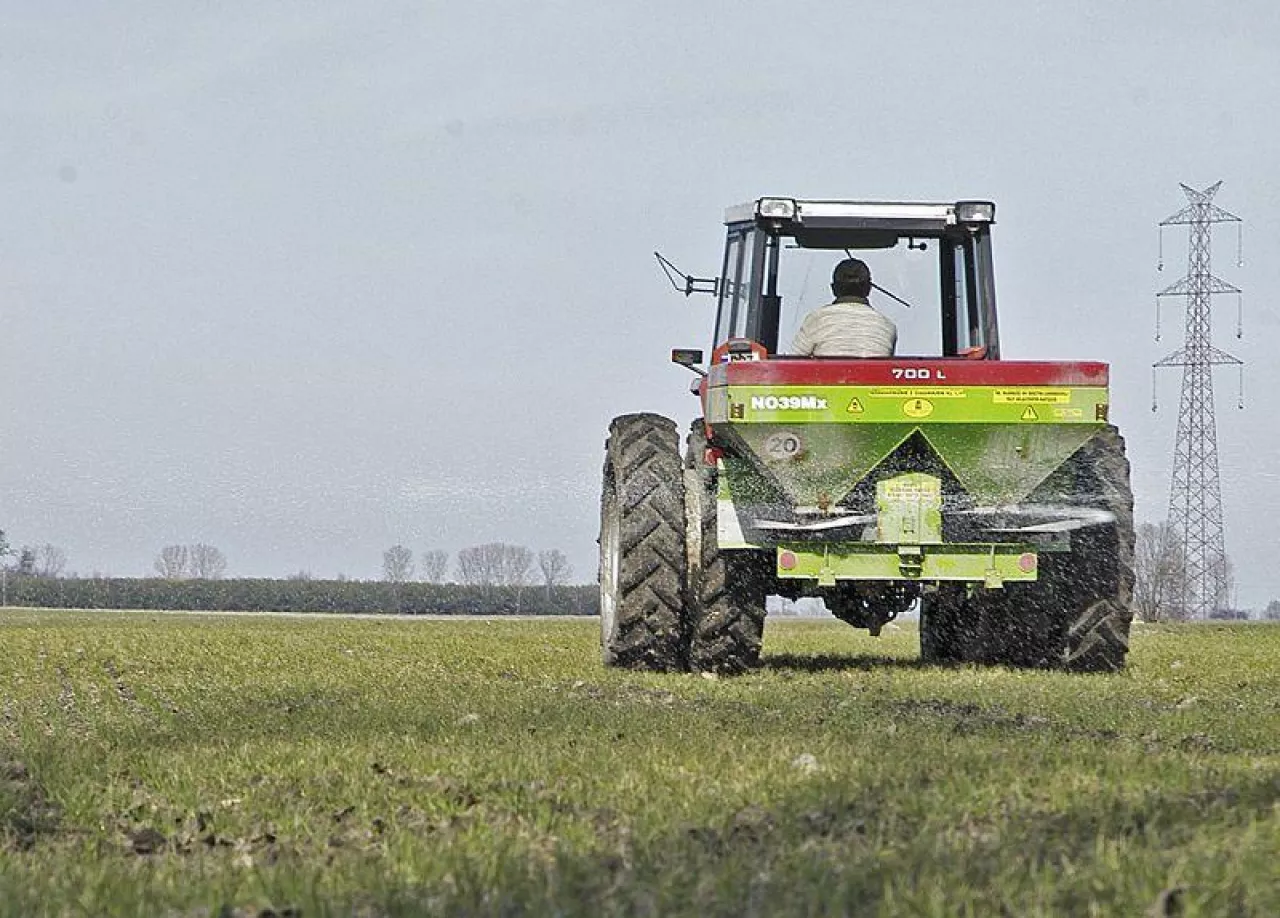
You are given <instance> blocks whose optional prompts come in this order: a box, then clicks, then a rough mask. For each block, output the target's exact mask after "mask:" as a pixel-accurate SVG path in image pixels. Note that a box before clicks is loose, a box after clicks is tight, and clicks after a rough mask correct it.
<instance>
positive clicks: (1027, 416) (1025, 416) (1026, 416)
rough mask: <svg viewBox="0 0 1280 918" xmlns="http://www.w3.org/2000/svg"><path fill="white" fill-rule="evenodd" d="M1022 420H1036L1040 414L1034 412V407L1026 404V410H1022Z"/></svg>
mask: <svg viewBox="0 0 1280 918" xmlns="http://www.w3.org/2000/svg"><path fill="white" fill-rule="evenodd" d="M1022 420H1024V421H1038V420H1040V415H1038V414H1036V410H1035V409H1034V408H1032V407H1031V406H1030V405H1028V406H1027V410H1026V411H1024V412H1022Z"/></svg>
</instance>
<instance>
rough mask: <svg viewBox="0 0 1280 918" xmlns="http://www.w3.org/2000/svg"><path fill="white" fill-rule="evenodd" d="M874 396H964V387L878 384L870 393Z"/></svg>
mask: <svg viewBox="0 0 1280 918" xmlns="http://www.w3.org/2000/svg"><path fill="white" fill-rule="evenodd" d="M868 394H869V395H871V396H872V397H873V398H964V397H965V395H966V394H967V393H966V392H965V390H964V389H939V388H936V387H935V388H927V387H925V386H911V387H906V386H901V387H895V388H885V387H881V386H877V387H876V388H874V389H872V390H871V391H870V392H869V393H868Z"/></svg>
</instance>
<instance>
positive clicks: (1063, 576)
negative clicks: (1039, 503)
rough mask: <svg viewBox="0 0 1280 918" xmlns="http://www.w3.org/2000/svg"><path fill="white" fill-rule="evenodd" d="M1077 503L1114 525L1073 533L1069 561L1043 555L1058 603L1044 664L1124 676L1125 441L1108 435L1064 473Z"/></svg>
mask: <svg viewBox="0 0 1280 918" xmlns="http://www.w3.org/2000/svg"><path fill="white" fill-rule="evenodd" d="M1063 473H1064V475H1066V476H1070V478H1068V480H1073V481H1074V483H1075V485H1076V487H1077V489H1078V490H1077V491H1076V499H1078V500H1079V501H1080V502H1081V503H1085V504H1087V505H1088V506H1090V507H1097V508H1100V509H1103V510H1107V511H1110V512H1111V513H1112V514H1114V516H1115V521H1114V522H1113V523H1111V524H1109V525H1107V526H1097V527H1091V528H1089V529H1084V530H1080V531H1079V532H1078V533H1073V538H1072V545H1071V552H1070V554H1062V555H1052V554H1046V556H1045V558H1044V562H1043V563H1042V572H1041V576H1042V577H1044V578H1045V580H1046V581H1047V583H1048V585H1049V587H1050V591H1051V595H1052V596H1053V598H1054V600H1055V602H1054V604H1053V606H1052V607H1050V614H1049V615H1048V616H1046V618H1047V619H1048V621H1047V622H1046V624H1047V625H1048V626H1049V630H1048V634H1049V635H1050V636H1051V641H1052V643H1050V644H1049V646H1048V647H1047V648H1046V649H1047V650H1049V653H1048V654H1047V656H1048V657H1049V658H1050V660H1051V662H1052V663H1054V664H1055V665H1060V666H1062V667H1064V668H1066V669H1069V670H1072V671H1075V672H1114V671H1117V670H1121V669H1124V664H1125V657H1126V655H1127V654H1128V653H1129V626H1130V624H1131V623H1132V622H1133V578H1134V573H1133V546H1134V526H1133V491H1132V489H1131V487H1130V483H1129V460H1128V459H1127V458H1126V457H1125V454H1124V438H1123V437H1121V436H1120V432H1119V431H1118V430H1116V428H1114V427H1106V428H1104V429H1103V430H1102V431H1101V432H1100V433H1099V434H1098V435H1097V436H1095V437H1094V438H1093V439H1092V440H1090V441H1089V442H1088V443H1086V444H1085V445H1084V446H1083V447H1082V448H1081V449H1080V450H1079V451H1078V452H1077V453H1076V455H1075V456H1074V457H1072V461H1071V462H1069V463H1068V464H1067V466H1066V467H1065V468H1064V469H1063Z"/></svg>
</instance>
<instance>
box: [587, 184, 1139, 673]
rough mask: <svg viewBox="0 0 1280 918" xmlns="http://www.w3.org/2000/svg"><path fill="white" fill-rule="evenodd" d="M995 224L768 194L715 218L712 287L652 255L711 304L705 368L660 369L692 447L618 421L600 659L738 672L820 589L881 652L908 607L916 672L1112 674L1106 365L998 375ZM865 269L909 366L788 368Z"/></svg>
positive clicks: (665, 422) (1126, 571)
mask: <svg viewBox="0 0 1280 918" xmlns="http://www.w3.org/2000/svg"><path fill="white" fill-rule="evenodd" d="M994 224H995V205H994V204H993V203H991V202H989V201H977V200H964V201H957V202H954V203H891V202H864V201H828V200H800V199H795V198H782V197H767V198H759V199H757V200H754V201H750V202H748V203H746V204H743V205H740V206H738V207H734V208H730V209H729V210H728V211H727V212H726V214H725V226H726V228H727V235H726V241H725V247H724V260H723V263H722V268H721V271H720V274H719V275H718V276H717V277H715V278H696V277H692V276H687V275H677V274H672V272H671V270H670V269H672V268H674V266H672V265H671V263H670V262H668V261H667V260H666V259H664V258H662V256H660V255H659V256H658V257H659V260H660V261H661V262H662V263H663V264H664V266H666V267H667V268H668V273H669V276H671V277H672V279H673V280H675V279H676V277H677V276H682V277H683V279H684V282H685V283H684V286H683V290H684V292H685V293H686V295H687V294H689V293H694V292H706V293H710V294H712V295H714V297H715V299H716V301H717V304H718V310H717V315H716V320H715V331H714V336H713V339H712V348H711V351H710V359H709V360H708V361H706V364H705V366H704V365H703V363H704V361H703V353H702V351H700V350H695V349H678V350H675V351H673V352H672V360H673V361H674V362H675V363H677V364H680V365H682V366H684V367H687V368H688V369H690V370H692V371H693V372H694V373H695V374H696V379H695V380H694V381H693V385H692V386H691V391H692V392H693V393H695V394H696V395H697V396H698V398H699V400H700V402H701V412H700V413H701V417H700V418H698V419H697V420H695V421H694V422H693V424H692V426H691V429H690V430H689V432H688V435H687V438H686V442H685V448H684V449H683V450H681V448H680V435H679V432H678V430H677V426H676V424H675V423H674V422H673V421H671V420H670V419H668V418H665V417H662V416H659V415H656V414H629V415H624V416H621V417H618V418H615V419H614V420H613V421H612V423H611V424H610V427H609V436H608V440H607V443H606V447H605V452H606V456H605V463H604V487H603V496H602V501H601V523H600V620H601V645H602V654H603V659H604V662H605V664H606V665H609V666H617V667H627V668H632V669H642V670H655V671H703V672H718V673H734V672H741V671H744V670H747V669H749V668H751V667H753V666H754V665H756V664H757V663H758V662H759V657H760V648H761V642H762V638H763V633H764V621H765V611H766V609H765V606H766V599H767V597H769V596H780V597H784V598H789V599H797V598H800V597H806V596H816V597H821V598H822V600H823V602H824V603H825V605H826V607H827V608H828V609H829V610H830V611H831V613H832V614H834V615H835V616H836V617H837V618H839V619H841V620H842V621H844V622H847V623H848V624H850V625H852V626H854V627H858V628H866V629H868V630H869V631H870V633H871V634H873V635H878V634H879V633H880V631H881V629H882V628H883V627H884V626H885V625H886V624H887V623H888V622H890V621H892V620H893V619H895V618H896V617H897V616H899V615H901V614H903V613H904V612H908V611H910V610H917V611H918V613H919V618H920V655H921V658H922V660H923V661H924V662H925V663H934V664H948V663H949V664H1003V665H1011V666H1020V667H1034V668H1059V669H1066V670H1072V671H1114V670H1119V669H1122V668H1123V666H1124V663H1125V656H1126V654H1127V652H1128V636H1129V625H1130V622H1131V620H1132V615H1133V613H1132V591H1133V546H1134V529H1133V498H1132V492H1131V489H1130V483H1129V464H1128V461H1127V460H1126V458H1125V453H1124V441H1123V439H1122V438H1121V436H1120V434H1119V432H1118V431H1117V430H1116V428H1115V427H1114V426H1112V425H1111V424H1110V423H1109V419H1108V410H1109V396H1108V381H1109V380H1108V376H1109V368H1108V366H1107V364H1104V363H1098V362H1081V361H1068V362H1056V361H1055V362H1048V361H1020V360H1006V359H1004V358H1003V354H1002V353H1001V347H1000V335H999V326H998V324H997V317H996V297H995V272H994V268H993V261H992V227H993V226H994ZM854 253H857V257H859V258H866V259H867V261H868V263H870V264H872V266H873V272H874V278H875V279H876V280H877V281H878V283H876V284H875V291H876V293H875V297H874V299H873V305H875V306H876V307H877V308H878V309H880V311H881V312H885V311H886V310H888V309H894V310H898V311H900V312H901V313H902V315H901V318H900V328H901V334H900V338H899V341H900V342H902V344H901V345H900V347H899V350H902V349H904V348H907V349H911V352H912V354H913V355H912V356H894V357H888V358H879V357H877V358H843V357H823V358H814V357H800V356H789V355H788V354H787V348H788V337H787V336H788V335H789V334H794V331H795V329H796V327H797V325H798V322H799V321H800V319H801V318H802V317H803V315H804V314H805V312H806V311H807V310H809V309H811V308H813V307H815V306H817V305H821V303H824V302H826V300H827V297H826V295H825V291H824V290H823V289H822V287H821V284H822V282H823V281H825V279H826V275H827V273H828V272H829V271H830V268H831V265H832V264H834V263H835V261H836V260H838V259H840V258H844V257H847V256H852V255H853V254H854ZM890 286H893V287H896V290H895V289H890ZM881 295H883V296H881ZM925 302H927V303H928V304H929V305H930V306H932V307H934V308H932V309H928V310H926V309H924V308H922V304H924V303H925Z"/></svg>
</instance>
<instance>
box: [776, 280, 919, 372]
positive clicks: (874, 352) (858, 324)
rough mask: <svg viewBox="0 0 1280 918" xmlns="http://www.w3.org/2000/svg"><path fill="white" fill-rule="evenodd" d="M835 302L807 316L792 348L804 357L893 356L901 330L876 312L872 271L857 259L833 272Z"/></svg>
mask: <svg viewBox="0 0 1280 918" xmlns="http://www.w3.org/2000/svg"><path fill="white" fill-rule="evenodd" d="M831 292H832V293H833V294H835V300H834V302H831V303H828V304H827V305H826V306H821V307H819V308H818V309H815V310H814V311H813V312H811V313H809V314H808V315H807V316H805V319H804V322H802V323H801V324H800V330H799V331H798V332H796V337H795V341H794V342H793V344H792V346H791V350H792V353H794V354H796V355H798V356H801V357H892V356H893V351H894V348H896V347H897V345H898V327H897V326H896V325H894V324H893V321H892V320H890V319H887V318H885V317H884V316H882V315H880V313H878V312H876V311H875V310H874V309H873V308H872V307H871V304H870V303H869V302H867V296H868V295H869V294H870V293H871V269H870V268H868V267H867V264H866V262H864V261H862V260H861V259H858V258H846V259H845V260H844V261H842V262H840V263H839V264H838V265H836V268H835V270H834V271H833V272H832V273H831Z"/></svg>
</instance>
